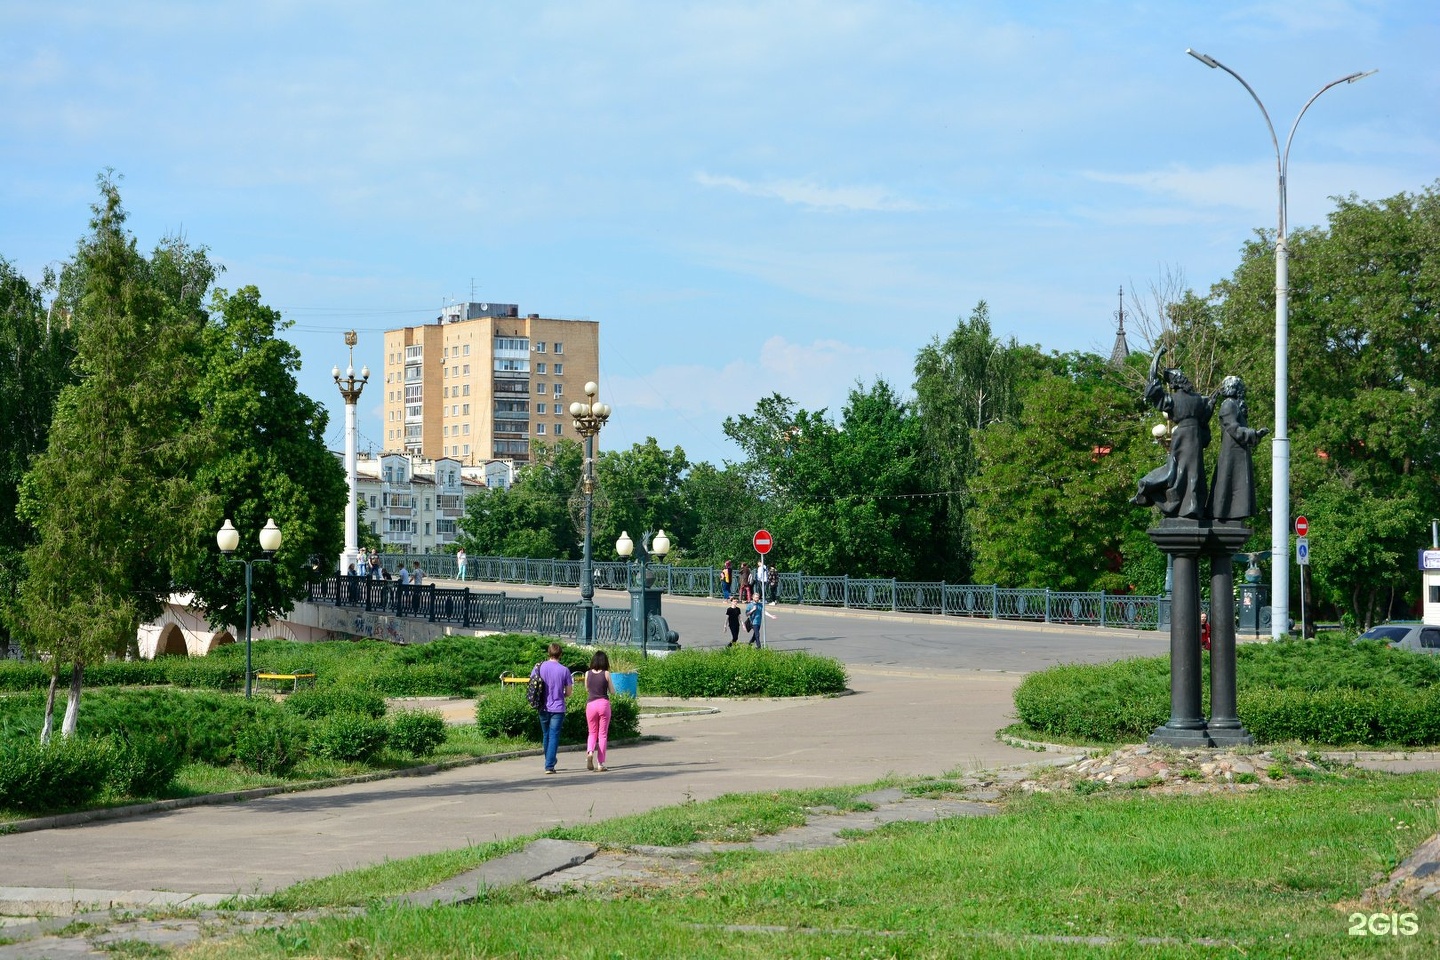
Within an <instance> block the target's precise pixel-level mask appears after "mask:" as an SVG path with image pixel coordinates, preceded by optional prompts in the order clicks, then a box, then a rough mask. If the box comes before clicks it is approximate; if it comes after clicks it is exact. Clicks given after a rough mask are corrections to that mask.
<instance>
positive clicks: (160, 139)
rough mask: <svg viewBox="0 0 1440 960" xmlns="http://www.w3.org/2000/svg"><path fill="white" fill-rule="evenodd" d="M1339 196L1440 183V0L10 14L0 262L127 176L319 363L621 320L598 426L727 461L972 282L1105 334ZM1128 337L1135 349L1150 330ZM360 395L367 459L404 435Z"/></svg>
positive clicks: (1004, 301) (25, 258) (317, 385)
mask: <svg viewBox="0 0 1440 960" xmlns="http://www.w3.org/2000/svg"><path fill="white" fill-rule="evenodd" d="M1186 48H1194V49H1195V50H1197V51H1200V52H1203V53H1206V54H1208V55H1210V56H1212V57H1214V58H1216V59H1217V60H1219V61H1221V62H1223V63H1224V64H1225V65H1226V66H1228V67H1230V68H1231V69H1233V70H1234V71H1236V72H1237V73H1239V74H1240V75H1241V76H1243V77H1244V78H1245V80H1246V81H1247V82H1248V83H1249V84H1250V86H1251V87H1252V88H1253V89H1254V90H1255V92H1256V93H1257V94H1258V95H1259V96H1260V98H1261V99H1262V100H1263V102H1264V103H1265V105H1266V107H1267V109H1268V110H1269V112H1270V114H1271V118H1272V120H1273V121H1274V123H1275V126H1276V129H1277V134H1278V137H1279V141H1280V144H1281V146H1282V147H1283V146H1284V144H1285V140H1286V136H1287V134H1288V132H1289V130H1290V126H1291V123H1292V122H1293V121H1294V119H1295V117H1296V115H1297V114H1298V113H1299V112H1300V109H1301V108H1302V107H1303V106H1304V104H1305V103H1306V101H1307V100H1308V99H1309V98H1310V97H1311V96H1312V95H1313V94H1314V93H1315V92H1316V91H1317V90H1319V89H1320V88H1321V87H1323V86H1324V85H1325V84H1327V83H1329V82H1330V81H1332V80H1335V79H1338V78H1340V77H1344V76H1347V75H1349V74H1351V73H1354V72H1357V71H1365V70H1374V69H1378V70H1379V71H1380V72H1379V73H1377V74H1375V75H1374V76H1370V77H1366V78H1365V79H1363V80H1360V81H1358V82H1356V83H1354V84H1341V85H1339V86H1337V87H1335V88H1334V89H1332V90H1330V91H1329V92H1327V93H1326V94H1325V95H1324V96H1323V97H1321V98H1320V99H1319V100H1317V101H1316V102H1315V103H1314V105H1313V106H1312V107H1311V108H1310V109H1309V111H1308V112H1307V113H1306V114H1305V115H1304V118H1303V120H1302V122H1301V123H1300V124H1299V127H1298V130H1297V133H1296V135H1295V138H1294V141H1293V146H1292V148H1291V151H1290V165H1289V177H1288V181H1289V207H1290V224H1291V229H1292V230H1293V229H1295V228H1297V227H1301V226H1306V225H1315V224H1323V223H1324V220H1325V217H1326V215H1327V213H1328V212H1329V211H1330V210H1331V209H1332V206H1333V204H1332V202H1331V200H1330V199H1329V198H1331V197H1334V196H1346V195H1350V194H1352V193H1353V194H1355V195H1357V196H1359V197H1360V198H1361V199H1366V200H1378V199H1382V198H1384V197H1389V196H1392V195H1394V194H1396V193H1400V192H1402V191H1407V192H1417V191H1420V190H1423V189H1425V188H1426V187H1427V186H1430V185H1432V184H1433V183H1434V182H1435V181H1436V178H1437V177H1440V122H1437V121H1440V57H1437V56H1436V54H1435V51H1436V50H1437V49H1440V4H1436V3H1434V2H1433V0H1412V2H1406V0H1396V2H1381V0H1306V2H1303V3H1296V2H1283V3H1281V2H1268V0H1267V2H1224V0H1215V2H1203V3H1201V2H1177V0H1137V2H1118V0H1094V2H1090V0H1087V2H1075V0H1059V2H1049V0H1037V2H1024V0H1015V2H1010V3H998V2H991V3H983V2H912V0H875V2H869V0H854V2H849V0H826V2H818V0H816V2H810V0H792V2H784V3H755V2H729V0H710V2H700V3H696V2H684V0H665V2H653V3H652V2H623V0H595V2H585V0H572V2H544V0H540V2H527V3H503V2H475V0H471V2H454V3H451V2H416V3H413V4H397V3H383V2H366V0H345V2H304V0H285V2H272V0H250V2H246V3H243V4H241V3H231V2H223V0H216V2H207V3H199V2H191V3H181V2H151V0H127V2H125V3H123V4H120V3H115V2H113V0H105V2H96V3H89V2H67V0H48V2H43V3H42V2H29V0H6V2H4V3H0V256H3V257H4V258H6V259H8V260H9V261H10V262H11V263H12V264H13V265H14V266H16V267H17V268H18V269H19V270H20V272H22V273H24V274H25V275H26V276H28V277H30V278H31V279H33V280H37V281H38V279H39V278H40V276H41V274H42V272H43V271H44V269H45V267H46V266H47V264H48V265H54V264H56V263H57V262H60V261H64V260H65V259H66V258H68V257H70V256H71V255H72V254H73V251H74V249H75V244H76V241H77V240H78V239H79V238H80V237H81V236H82V235H83V234H84V233H85V231H86V230H87V224H88V220H89V216H90V210H89V207H90V204H91V203H92V202H94V201H95V199H96V198H97V196H98V193H97V190H96V185H95V181H96V176H97V175H98V174H99V173H100V172H101V171H104V170H106V169H113V170H114V171H115V172H116V173H117V174H118V175H119V176H120V177H122V178H123V179H122V180H121V181H120V188H121V193H122V196H123V198H124V202H125V205H126V207H127V208H128V210H129V212H130V221H129V225H130V228H131V229H132V230H133V232H134V233H135V235H136V236H137V238H138V239H139V242H140V244H141V246H142V247H143V248H146V249H148V248H151V247H153V246H154V245H155V244H156V243H157V242H159V241H160V240H161V239H162V238H163V237H166V236H174V235H182V236H184V237H185V238H186V239H187V240H188V241H189V242H191V243H193V244H199V245H203V246H205V247H206V248H208V250H209V251H210V254H211V256H212V258H213V259H214V260H215V261H216V262H218V263H219V264H221V265H223V267H224V268H225V273H224V274H223V275H222V276H221V278H220V280H219V284H220V285H221V286H223V287H226V288H229V289H232V290H233V289H235V288H238V287H240V286H244V285H250V284H253V285H255V286H257V287H258V288H259V289H260V291H261V295H262V297H263V299H264V300H265V301H266V302H267V303H268V304H270V305H271V306H273V307H275V308H277V309H279V310H280V311H281V312H282V313H283V314H284V316H285V317H286V318H287V319H288V320H290V321H291V322H293V324H294V325H293V326H292V327H291V328H290V329H289V330H288V331H286V333H285V336H286V337H287V338H288V339H290V340H291V341H292V342H293V343H295V344H296V345H297V347H299V349H300V352H301V356H302V362H303V367H302V370H301V371H300V374H299V377H300V386H301V389H302V390H304V391H305V392H306V393H308V394H309V395H311V396H313V397H315V398H316V399H318V400H321V401H322V402H324V403H326V404H327V405H328V407H329V409H330V411H331V420H330V427H329V431H328V436H327V441H328V442H329V444H330V445H331V446H332V447H333V448H336V449H338V448H340V447H342V446H343V443H344V440H343V424H344V408H343V405H342V402H341V400H340V396H339V392H338V390H337V389H336V387H335V384H334V383H333V381H332V380H331V378H330V369H331V367H332V366H334V365H335V364H337V363H338V364H339V365H340V366H341V367H342V368H343V367H344V366H345V365H346V362H347V356H346V348H345V346H344V331H346V330H349V329H354V330H356V331H358V334H359V346H358V347H357V348H356V354H355V366H356V367H357V369H358V368H359V367H360V366H361V365H362V364H368V365H369V366H370V368H371V370H372V371H380V372H381V376H382V377H383V370H382V367H383V365H382V362H381V361H382V352H383V351H382V336H381V335H382V333H383V331H385V330H386V329H392V328H395V327H400V326H410V325H416V324H420V323H426V322H430V321H432V320H433V319H434V318H435V316H436V315H437V314H438V312H439V309H440V307H441V305H442V304H444V303H446V302H451V301H456V300H470V299H474V300H478V301H491V302H503V303H517V304H519V305H520V310H521V312H522V313H538V314H540V315H542V316H546V317H568V318H576V319H588V320H597V321H599V322H600V331H601V343H600V346H601V376H600V390H601V397H602V399H604V400H605V401H606V402H608V403H610V404H611V405H612V406H613V408H614V411H615V412H614V414H613V416H612V418H611V421H610V424H609V425H608V426H607V427H606V428H605V430H604V432H603V433H602V434H601V437H600V441H599V443H600V446H601V447H602V448H604V449H617V448H625V447H628V446H629V445H631V444H633V443H643V442H644V441H645V439H646V438H647V437H655V438H656V439H657V440H658V441H659V442H660V444H661V445H662V446H664V447H667V448H668V447H673V446H677V445H678V446H680V447H682V448H683V449H684V451H685V453H686V454H687V455H688V456H689V458H690V459H691V460H692V461H696V462H698V461H709V462H711V463H716V464H719V463H721V462H722V461H725V460H735V459H738V458H739V451H738V449H737V448H736V447H735V446H734V445H733V444H731V443H730V442H729V441H728V440H727V439H726V438H725V436H724V434H723V431H722V429H721V425H722V423H723V421H724V419H725V418H726V417H727V416H734V415H739V414H742V413H748V412H750V411H751V410H753V408H754V405H755V402H756V401H757V400H758V399H760V398H761V397H763V396H766V395H768V394H770V393H772V392H779V393H781V394H783V395H785V396H788V397H790V398H792V399H794V400H795V401H796V402H797V403H798V404H799V405H801V406H802V407H805V408H807V409H811V410H814V409H819V408H827V409H828V410H830V412H831V413H832V415H835V416H837V417H838V415H839V413H840V411H841V408H842V407H843V405H844V402H845V398H846V395H847V394H848V392H849V391H850V389H852V388H853V387H854V385H855V384H856V383H857V381H858V382H863V383H866V384H869V383H871V382H873V381H874V380H875V379H876V378H877V377H883V378H885V379H887V380H888V381H889V382H890V383H891V384H893V385H894V386H895V387H897V389H898V390H899V391H900V392H901V393H902V394H909V393H910V391H911V385H912V381H913V372H912V371H913V364H914V359H915V354H916V352H917V351H918V350H919V349H920V348H921V347H923V346H924V345H925V344H926V343H928V342H930V341H931V340H932V338H935V337H937V336H940V337H943V336H945V335H946V334H948V333H949V331H951V330H953V329H954V327H955V324H956V322H957V321H958V320H959V319H960V318H963V317H965V316H968V315H969V313H970V311H971V310H972V309H973V308H974V306H975V305H976V303H977V302H978V301H980V300H985V301H986V302H987V303H988V304H989V306H990V314H991V321H992V324H993V328H994V330H995V332H996V333H997V334H998V335H1000V336H1001V337H1005V338H1009V337H1014V338H1015V339H1017V340H1018V341H1020V342H1022V343H1034V344H1039V345H1040V346H1041V347H1043V348H1044V349H1047V350H1061V351H1068V350H1092V351H1096V352H1100V353H1104V354H1108V353H1109V350H1110V347H1111V345H1112V344H1113V342H1114V337H1115V312H1116V309H1117V292H1118V290H1119V288H1120V287H1121V286H1124V287H1125V288H1126V290H1127V292H1128V291H1132V290H1133V291H1136V293H1135V294H1131V297H1132V298H1133V297H1134V296H1136V295H1144V294H1145V293H1146V292H1147V291H1148V290H1149V289H1150V288H1151V287H1153V286H1155V285H1156V284H1157V283H1159V282H1160V281H1161V280H1162V278H1164V277H1166V276H1180V277H1183V279H1184V283H1185V285H1186V286H1188V287H1191V288H1193V289H1195V290H1197V291H1201V292H1203V291H1205V290H1208V288H1209V287H1210V285H1211V284H1212V283H1214V282H1216V281H1217V280H1219V279H1222V278H1223V277H1225V276H1228V275H1229V274H1230V273H1231V272H1232V271H1233V270H1234V269H1235V267H1236V265H1237V264H1238V261H1239V252H1240V249H1241V247H1242V245H1243V244H1244V243H1245V241H1246V240H1247V239H1249V238H1250V237H1251V236H1253V233H1254V231H1255V230H1257V229H1264V228H1269V229H1273V228H1274V227H1275V224H1276V181H1277V177H1276V158H1275V150H1274V147H1273V146H1272V143H1271V140H1270V135H1269V133H1268V132H1267V129H1266V126H1265V121H1264V118H1263V117H1262V115H1261V113H1260V110H1259V109H1257V107H1256V105H1255V103H1254V101H1253V100H1251V98H1250V96H1249V95H1248V94H1247V93H1246V91H1245V89H1244V87H1243V86H1242V85H1241V84H1240V83H1238V82H1236V81H1235V79H1234V78H1232V77H1231V76H1229V75H1227V74H1226V73H1224V72H1223V71H1221V70H1218V69H1211V68H1208V67H1206V66H1205V65H1204V64H1202V63H1200V62H1198V61H1197V60H1195V59H1193V58H1191V57H1189V56H1186V54H1185V51H1186ZM1132 346H1138V344H1137V342H1136V341H1135V340H1133V339H1132ZM382 394H383V390H382V389H380V388H377V387H375V386H374V385H373V384H372V387H371V389H370V390H368V391H367V392H366V393H365V395H364V396H363V397H362V399H361V403H360V410H359V415H360V417H359V420H360V432H361V442H360V445H361V449H362V450H363V449H370V448H374V449H379V448H381V447H383V443H382V442H381V439H382V438H383V436H384V433H383V429H382V424H381V412H380V410H381V399H382Z"/></svg>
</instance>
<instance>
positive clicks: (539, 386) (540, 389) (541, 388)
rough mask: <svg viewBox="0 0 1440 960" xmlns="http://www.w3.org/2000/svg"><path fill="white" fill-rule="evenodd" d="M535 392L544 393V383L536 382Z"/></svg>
mask: <svg viewBox="0 0 1440 960" xmlns="http://www.w3.org/2000/svg"><path fill="white" fill-rule="evenodd" d="M535 392H536V393H544V392H545V384H543V383H537V384H535Z"/></svg>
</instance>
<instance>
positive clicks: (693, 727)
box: [0, 668, 1037, 910]
mask: <svg viewBox="0 0 1440 960" xmlns="http://www.w3.org/2000/svg"><path fill="white" fill-rule="evenodd" d="M1019 681H1020V677H1019V676H1018V675H1016V674H1009V673H989V672H982V671H927V672H923V673H921V672H914V671H904V670H888V671H887V670H880V669H873V668H852V670H851V687H852V689H853V690H854V693H853V694H850V695H847V696H841V697H833V698H811V699H803V700H745V701H713V702H707V701H692V702H695V703H698V704H702V705H714V706H716V707H718V709H719V712H718V713H716V714H713V715H709V716H700V717H678V718H660V719H655V720H648V721H646V722H645V724H644V727H643V729H644V732H646V733H649V734H658V735H661V736H664V737H666V738H667V739H665V740H662V741H658V742H655V741H652V742H644V743H640V744H636V745H633V746H627V747H620V748H617V749H615V750H613V751H612V753H611V756H610V758H609V766H610V770H609V771H608V772H606V773H587V772H586V771H585V763H584V757H583V754H579V753H573V752H571V753H566V754H562V756H561V761H560V770H561V772H560V773H559V774H558V775H557V776H545V775H543V774H542V772H541V767H542V764H541V761H540V759H539V758H538V757H525V758H520V759H514V760H507V761H502V762H496V763H485V764H478V765H474V766H467V767H461V768H458V769H453V770H449V771H446V772H443V773H438V774H435V775H433V776H428V777H420V778H403V779H395V780H382V781H376V782H370V783H363V784H356V785H351V786H343V787H334V788H329V789H324V790H315V791H309V792H304V793H296V794H285V795H279V796H272V797H267V798H263V799H258V800H252V801H248V802H244V803H236V804H228V805H223V806H211V807H195V808H189V809H184V810H175V811H170V812H166V813H161V814H156V815H150V816H146V817H141V818H137V819H133V820H121V821H110V822H102V823H94V824H87V825H84V826H78V827H70V828H64V829H58V830H45V831H39V832H35V833H22V834H13V835H7V836H0V864H3V877H4V879H3V882H4V883H5V884H7V885H10V886H11V887H12V888H22V887H23V888H27V889H28V890H30V891H31V892H30V894H28V895H29V896H32V897H33V896H36V894H35V892H34V891H36V890H50V891H66V890H78V889H85V890H97V891H107V890H108V891H134V890H142V891H144V890H158V891H171V892H176V893H182V894H231V893H241V894H247V893H260V892H269V891H273V890H277V889H280V888H282V887H285V886H288V885H290V884H292V883H294V882H296V881H299V880H303V879H309V878H314V877H323V876H328V875H330V874H333V873H337V872H340V871H342V870H348V869H353V868H356V867H361V866H365V865H369V864H374V863H379V862H381V861H383V860H386V859H397V858H402V857H410V856H414V855H416V854H420V853H427V852H432V851H438V850H446V849H452V848H454V847H458V846H461V845H464V844H467V843H478V842H483V841H488V840H494V839H501V838H507V837H514V836H519V835H524V834H529V833H533V832H536V831H541V830H545V829H548V828H550V827H553V826H557V825H562V824H575V823H582V822H587V821H598V820H605V819H609V818H611V817H615V816H621V815H625V814H632V813H638V812H643V811H646V810H650V809H654V808H656V807H660V806H666V805H669V804H675V803H682V802H684V801H686V800H690V799H695V800H706V799H710V798H712V797H716V796H719V795H721V794H725V793H735V792H750V791H757V790H771V789H777V788H809V787H818V786H824V785H829V784H855V783H865V782H869V781H873V780H876V779H879V778H881V777H884V776H886V775H887V774H891V773H894V774H902V775H920V774H939V773H943V772H946V771H948V770H953V769H956V768H966V769H975V768H979V767H985V766H995V765H1002V764H1013V763H1024V762H1028V761H1032V760H1035V759H1037V757H1036V754H1034V753H1033V752H1030V751H1026V750H1019V749H1015V748H1012V747H1008V746H1005V745H1004V744H1001V743H999V742H998V741H996V740H995V737H994V732H995V730H996V729H997V728H999V727H1001V726H1003V725H1005V724H1006V723H1008V722H1009V717H1010V715H1011V712H1012V706H1011V694H1012V692H1013V690H1014V688H1015V686H1016V684H1018V683H1019ZM4 896H5V893H4V891H0V900H3V897H4ZM3 906H4V905H3V903H0V910H3Z"/></svg>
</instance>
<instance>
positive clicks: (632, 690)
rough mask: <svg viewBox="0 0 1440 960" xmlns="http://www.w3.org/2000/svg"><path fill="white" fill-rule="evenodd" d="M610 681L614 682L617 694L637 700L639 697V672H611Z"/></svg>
mask: <svg viewBox="0 0 1440 960" xmlns="http://www.w3.org/2000/svg"><path fill="white" fill-rule="evenodd" d="M610 682H611V683H613V684H615V692H616V693H617V694H620V695H622V696H626V697H634V698H635V699H637V700H638V699H639V698H640V674H638V673H614V672H611V674H610Z"/></svg>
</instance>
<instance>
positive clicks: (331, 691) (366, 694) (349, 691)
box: [284, 687, 385, 720]
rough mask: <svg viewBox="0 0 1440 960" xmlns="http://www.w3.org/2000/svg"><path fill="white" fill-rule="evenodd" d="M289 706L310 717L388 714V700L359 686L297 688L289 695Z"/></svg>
mask: <svg viewBox="0 0 1440 960" xmlns="http://www.w3.org/2000/svg"><path fill="white" fill-rule="evenodd" d="M284 704H285V709H286V710H288V711H290V712H291V713H294V714H297V715H299V716H302V717H304V718H305V719H307V720H319V719H320V718H321V717H328V716H329V715H330V714H332V713H342V712H343V713H362V714H364V715H365V716H367V717H376V718H378V717H383V716H385V700H384V699H383V698H382V697H381V696H380V695H379V694H375V693H371V692H370V691H368V690H362V689H358V688H355V687H314V688H311V689H309V690H297V691H295V692H294V693H292V694H290V696H288V697H286V698H285V701H284Z"/></svg>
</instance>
